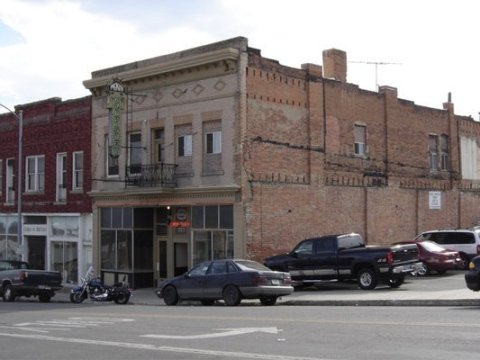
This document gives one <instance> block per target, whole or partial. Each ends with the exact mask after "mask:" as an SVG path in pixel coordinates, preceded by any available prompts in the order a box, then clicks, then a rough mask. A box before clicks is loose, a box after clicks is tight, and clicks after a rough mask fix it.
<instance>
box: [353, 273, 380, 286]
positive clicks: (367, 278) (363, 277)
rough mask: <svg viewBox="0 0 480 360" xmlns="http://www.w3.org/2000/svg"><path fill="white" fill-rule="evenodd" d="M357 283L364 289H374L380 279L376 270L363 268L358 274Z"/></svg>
mask: <svg viewBox="0 0 480 360" xmlns="http://www.w3.org/2000/svg"><path fill="white" fill-rule="evenodd" d="M357 283H358V286H359V287H360V289H362V290H373V289H375V288H376V287H377V283H378V279H377V275H376V274H375V271H373V270H372V269H370V268H363V269H361V270H360V271H359V272H358V274H357Z"/></svg>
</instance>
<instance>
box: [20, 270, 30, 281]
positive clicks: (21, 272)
mask: <svg viewBox="0 0 480 360" xmlns="http://www.w3.org/2000/svg"><path fill="white" fill-rule="evenodd" d="M27 276H28V275H27V273H26V272H25V271H20V275H19V276H18V278H19V279H20V281H25V279H26V277H27Z"/></svg>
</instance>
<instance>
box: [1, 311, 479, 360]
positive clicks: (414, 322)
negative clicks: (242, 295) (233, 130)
mask: <svg viewBox="0 0 480 360" xmlns="http://www.w3.org/2000/svg"><path fill="white" fill-rule="evenodd" d="M479 312H480V307H476V306H472V307H388V306H383V307H374V306H365V307H350V306H340V307H338V306H333V307H330V306H285V305H277V306H273V307H265V306H259V305H253V304H247V305H242V306H238V307H225V306H223V305H215V306H211V307H206V306H189V305H185V306H176V307H166V306H143V305H123V306H122V305H114V304H102V303H100V304H98V303H85V304H81V305H73V304H68V303H63V304H62V303H49V304H41V303H36V302H14V303H1V304H0V314H1V315H0V316H1V319H2V320H1V323H0V349H1V351H0V359H52V360H53V359H70V360H75V359H96V360H97V359H98V360H101V359H105V360H106V359H273V360H277V359H287V360H300V359H322V360H326V359H335V360H341V359H345V360H346V359H386V358H388V359H407V358H410V359H413V358H414V359H452V358H461V359H462V360H465V359H478V352H479V351H480V346H479V345H478V340H479V335H478V333H479V328H480V324H479V322H478V320H477V319H478V314H479Z"/></svg>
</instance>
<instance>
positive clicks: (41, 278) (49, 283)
mask: <svg viewBox="0 0 480 360" xmlns="http://www.w3.org/2000/svg"><path fill="white" fill-rule="evenodd" d="M24 272H25V278H24V281H23V282H24V284H25V285H26V286H37V285H42V286H46V287H51V288H61V287H62V276H61V274H60V273H59V272H58V271H43V270H25V271H24Z"/></svg>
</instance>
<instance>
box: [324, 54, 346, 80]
mask: <svg viewBox="0 0 480 360" xmlns="http://www.w3.org/2000/svg"><path fill="white" fill-rule="evenodd" d="M323 77H325V78H329V79H335V80H339V81H343V82H346V81H347V53H346V52H345V51H342V50H338V49H329V50H323Z"/></svg>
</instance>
